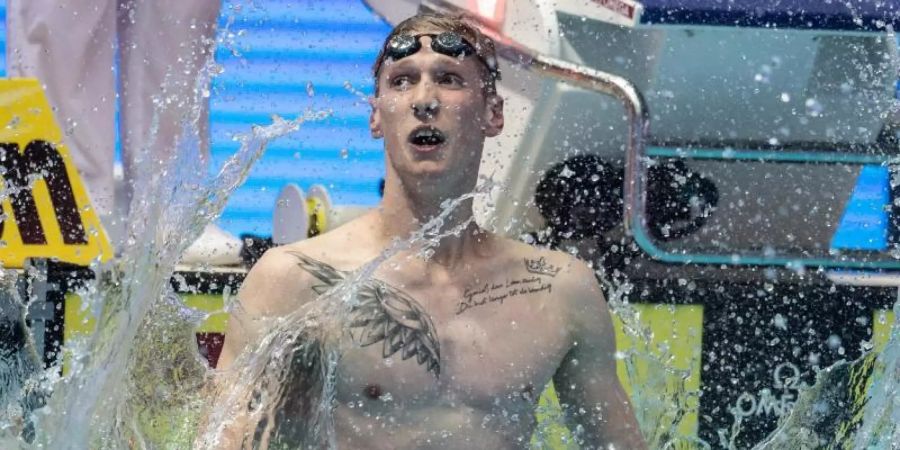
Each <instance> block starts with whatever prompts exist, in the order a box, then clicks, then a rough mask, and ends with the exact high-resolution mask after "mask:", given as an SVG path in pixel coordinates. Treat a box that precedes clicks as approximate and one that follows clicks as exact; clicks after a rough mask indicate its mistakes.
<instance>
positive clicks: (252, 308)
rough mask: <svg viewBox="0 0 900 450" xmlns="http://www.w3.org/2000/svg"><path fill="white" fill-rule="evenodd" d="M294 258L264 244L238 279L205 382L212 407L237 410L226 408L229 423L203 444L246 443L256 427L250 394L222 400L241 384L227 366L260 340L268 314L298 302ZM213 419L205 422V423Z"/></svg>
mask: <svg viewBox="0 0 900 450" xmlns="http://www.w3.org/2000/svg"><path fill="white" fill-rule="evenodd" d="M296 264H297V263H296V259H295V258H293V257H292V256H290V255H289V254H286V253H285V252H283V251H282V250H281V249H278V248H276V249H272V250H269V251H267V252H266V253H265V255H263V257H262V258H260V260H259V261H257V263H256V264H255V265H254V266H253V268H252V270H250V272H249V273H248V274H247V277H246V278H245V279H244V282H243V283H242V285H241V289H240V291H239V292H238V297H237V302H236V304H235V305H234V307H233V309H232V310H231V311H230V313H229V319H228V326H227V328H226V330H225V342H224V344H223V346H222V352H221V354H220V356H219V360H218V364H217V367H216V369H217V372H218V373H217V374H216V376H215V378H214V380H213V383H212V385H211V386H210V388H211V391H212V392H211V397H212V403H211V405H210V406H211V408H213V409H214V410H215V409H216V408H223V407H237V408H239V409H240V410H239V411H230V412H228V413H227V414H226V416H225V417H226V420H228V423H227V424H226V425H225V426H224V428H223V429H222V430H221V433H220V434H221V435H220V436H217V438H218V439H219V441H218V442H216V443H212V442H207V443H204V444H205V445H207V446H208V445H210V444H213V445H214V446H215V447H214V448H218V449H223V450H224V449H239V448H242V447H243V446H244V445H245V444H247V442H245V441H246V439H245V438H246V437H248V436H252V435H253V433H254V432H255V428H256V424H255V422H254V421H253V420H252V419H251V417H250V415H249V410H248V409H247V407H246V406H247V405H248V404H249V402H250V398H242V399H239V400H238V402H237V403H239V404H237V405H234V404H229V405H225V404H224V403H235V402H226V401H225V398H227V397H228V396H229V395H231V394H234V393H236V392H238V391H235V389H246V387H243V388H237V387H235V386H234V384H235V383H240V382H241V380H239V379H238V378H239V377H238V376H237V374H236V373H234V371H233V370H230V369H234V368H235V367H234V363H235V362H236V360H237V359H238V357H239V356H240V355H241V353H242V352H244V351H245V350H246V349H248V347H251V346H253V345H257V344H258V343H259V341H260V339H261V338H262V337H263V336H264V335H265V332H266V328H267V327H266V326H265V324H267V323H270V320H269V319H271V318H273V317H277V316H280V315H284V314H287V313H289V312H290V311H291V310H292V309H293V308H297V307H299V300H300V299H298V298H297V297H298V295H297V292H298V281H300V280H299V279H298V278H302V276H301V275H299V274H298V271H297V270H296V267H297V265H296ZM249 392H250V391H249V390H248V393H249ZM210 415H212V414H210ZM220 417H221V416H220ZM214 425H215V424H210V423H206V424H205V427H209V426H214ZM204 431H211V430H204ZM207 436H208V437H213V436H209V435H207Z"/></svg>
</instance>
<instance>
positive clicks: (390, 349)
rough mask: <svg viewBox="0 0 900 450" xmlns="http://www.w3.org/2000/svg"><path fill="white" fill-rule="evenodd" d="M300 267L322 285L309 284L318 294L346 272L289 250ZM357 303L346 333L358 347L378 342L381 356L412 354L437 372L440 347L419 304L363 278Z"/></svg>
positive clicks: (386, 286)
mask: <svg viewBox="0 0 900 450" xmlns="http://www.w3.org/2000/svg"><path fill="white" fill-rule="evenodd" d="M291 254H292V255H294V256H295V257H296V258H297V259H298V261H299V263H298V265H299V266H300V268H301V269H303V270H305V271H306V272H308V273H310V274H311V275H312V276H314V277H315V278H316V279H317V280H319V281H320V282H321V283H322V284H316V285H313V286H312V289H313V291H314V292H315V293H316V294H318V295H322V294H323V293H325V292H327V291H328V290H329V289H331V288H332V287H334V286H335V285H337V284H338V283H339V282H341V281H343V280H344V279H346V278H347V276H348V275H349V272H344V271H340V270H337V269H335V268H334V267H331V266H329V265H328V264H325V263H322V262H321V261H317V260H315V259H312V258H310V257H308V256H306V255H304V254H302V253H298V252H291ZM357 296H358V300H359V302H358V303H357V304H356V305H355V306H354V307H353V310H352V311H351V312H350V324H349V327H350V335H351V336H352V337H353V339H354V341H356V342H358V343H359V345H360V346H361V347H367V346H370V345H373V344H377V343H378V342H382V350H381V356H382V357H383V358H389V357H391V356H392V355H394V354H395V353H397V352H400V355H401V358H402V359H403V360H407V359H410V358H412V357H414V356H415V358H416V362H417V363H418V364H419V365H424V366H425V370H426V371H428V372H432V373H434V376H435V377H440V374H441V363H440V361H441V350H440V342H439V341H438V338H437V330H436V329H435V327H434V324H433V323H432V322H431V317H430V316H429V315H428V313H427V312H426V311H425V310H424V308H422V306H421V305H420V304H419V303H418V302H416V301H415V299H413V298H412V297H410V296H409V295H407V294H406V293H404V292H403V291H401V290H399V289H397V288H395V287H393V286H390V285H388V284H387V283H384V282H383V281H380V280H375V279H369V280H366V281H365V282H364V284H363V286H362V287H360V288H359V290H358V291H357Z"/></svg>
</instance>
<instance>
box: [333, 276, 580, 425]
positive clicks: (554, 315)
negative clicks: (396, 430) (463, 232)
mask: <svg viewBox="0 0 900 450" xmlns="http://www.w3.org/2000/svg"><path fill="white" fill-rule="evenodd" d="M392 295H393V296H397V297H398V298H391V299H388V298H382V299H380V300H379V301H380V302H381V303H382V304H384V305H387V306H386V308H387V309H391V310H392V311H390V312H388V313H387V314H388V315H393V316H394V319H393V320H384V319H380V320H373V321H371V322H370V323H368V325H374V326H376V327H377V328H378V330H377V331H375V332H374V333H373V332H372V331H370V330H360V329H356V330H351V331H350V334H351V335H352V339H353V341H354V342H353V345H351V346H350V348H349V349H348V350H347V351H346V352H344V355H343V357H342V360H341V363H340V365H339V370H338V373H339V378H338V389H337V395H338V400H339V401H341V403H342V404H354V402H355V404H356V405H357V406H359V407H366V408H367V409H373V408H374V409H380V408H392V407H394V406H396V405H399V404H402V405H404V406H405V407H407V408H408V407H417V406H425V407H427V406H432V405H437V404H446V406H450V407H463V406H466V407H472V408H480V409H490V408H491V407H493V406H496V405H498V404H500V403H502V404H506V403H507V402H510V401H514V402H518V401H521V400H534V398H533V397H534V396H536V395H537V394H539V393H540V390H541V389H543V387H544V385H545V384H546V383H547V382H548V381H549V379H550V378H551V377H552V375H553V373H554V372H555V370H556V368H557V367H558V366H559V363H560V361H561V360H562V358H563V357H564V355H565V353H566V352H567V351H568V348H569V346H570V344H571V342H570V339H569V333H568V331H567V328H566V320H565V311H564V310H563V308H561V307H560V303H559V300H558V299H555V298H554V297H553V295H552V283H551V282H547V281H546V280H540V279H533V277H504V278H499V279H492V280H489V281H486V282H479V284H478V285H470V286H464V287H448V286H442V287H433V288H426V289H414V290H409V291H400V290H399V289H398V290H396V291H395V292H390V290H388V292H386V293H385V296H387V297H390V296H392ZM375 309H377V308H373V309H371V310H370V311H369V312H370V313H372V314H374V313H375ZM376 322H377V323H376ZM363 323H366V320H365V319H360V320H357V321H356V324H357V325H361V324H363ZM373 337H376V338H380V339H373Z"/></svg>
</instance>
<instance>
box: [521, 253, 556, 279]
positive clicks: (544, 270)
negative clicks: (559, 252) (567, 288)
mask: <svg viewBox="0 0 900 450" xmlns="http://www.w3.org/2000/svg"><path fill="white" fill-rule="evenodd" d="M560 269H561V268H560V267H559V266H554V265H553V264H550V263H548V262H547V260H546V259H544V258H543V257H541V258H540V259H529V258H525V270H527V271H528V272H530V273H533V274H535V275H547V276H549V277H551V278H553V277H556V274H558V273H559V271H560Z"/></svg>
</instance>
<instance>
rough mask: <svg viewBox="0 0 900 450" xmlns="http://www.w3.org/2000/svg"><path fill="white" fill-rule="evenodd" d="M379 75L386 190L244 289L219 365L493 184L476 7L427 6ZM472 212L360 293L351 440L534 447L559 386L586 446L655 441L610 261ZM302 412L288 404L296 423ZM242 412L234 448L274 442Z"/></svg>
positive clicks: (490, 106) (338, 410) (364, 445)
mask: <svg viewBox="0 0 900 450" xmlns="http://www.w3.org/2000/svg"><path fill="white" fill-rule="evenodd" d="M373 72H374V76H375V83H376V87H375V95H374V97H373V99H372V101H371V103H372V111H371V115H370V121H369V125H370V129H371V133H372V136H373V137H375V138H380V139H384V148H385V154H386V160H387V164H386V165H387V168H386V176H385V186H384V198H383V200H382V203H381V204H380V205H379V207H378V208H376V209H374V210H373V211H371V212H369V213H367V214H366V215H364V216H362V217H360V218H358V219H355V220H354V221H351V222H349V223H347V224H346V225H343V226H341V227H339V228H337V229H335V230H332V231H330V232H328V233H325V234H322V235H320V236H317V237H315V238H312V239H308V240H304V241H300V242H296V243H293V244H288V245H284V246H281V247H277V248H274V249H271V250H269V251H268V252H266V254H265V255H264V256H263V257H262V258H261V259H260V260H259V261H258V262H257V263H256V265H255V266H254V267H253V269H252V270H251V271H250V273H249V274H248V275H247V278H246V280H245V281H244V283H243V286H242V288H241V291H240V293H239V294H238V302H239V307H237V308H236V309H235V311H234V312H233V313H232V317H231V319H230V320H229V325H228V329H227V330H226V334H225V344H224V348H223V350H222V354H221V357H220V359H219V368H225V369H227V368H228V367H229V366H231V365H232V364H234V362H235V360H236V359H237V358H238V357H239V356H240V354H241V352H242V351H244V350H246V349H248V348H249V349H252V348H255V347H256V345H257V343H258V342H259V340H260V339H261V337H262V336H263V335H264V334H265V331H267V330H264V329H262V328H263V327H262V326H258V325H253V324H259V323H261V321H259V320H253V319H254V318H259V317H283V316H286V315H288V314H291V313H292V312H295V311H297V309H298V308H301V307H302V306H303V305H304V304H307V303H309V302H311V301H313V300H315V299H316V297H317V296H318V295H319V294H320V293H321V292H323V291H325V290H327V289H328V288H329V287H331V286H333V285H334V284H336V283H337V282H339V281H340V280H341V279H343V278H345V277H347V276H348V275H349V274H350V273H352V272H353V271H354V270H356V269H358V268H359V267H361V266H362V265H364V264H365V263H366V262H368V261H371V260H372V259H374V258H376V257H377V256H378V255H379V254H380V253H381V252H382V251H383V250H384V249H385V248H387V247H388V246H389V245H390V244H391V242H392V241H393V240H395V239H398V238H399V239H405V238H407V237H408V236H409V235H410V234H411V233H413V232H414V231H415V230H417V229H419V228H420V227H421V225H422V224H423V223H425V222H427V221H428V220H429V219H431V218H433V217H435V216H436V215H438V214H439V213H441V206H440V205H441V204H442V203H443V202H444V201H446V200H449V199H456V198H459V197H460V196H463V195H464V194H467V193H470V192H472V191H473V190H474V189H475V187H476V182H477V176H478V168H479V164H480V160H481V155H482V150H483V146H484V142H485V139H486V138H491V137H494V136H497V135H499V134H500V133H501V131H502V130H503V122H504V116H503V99H502V98H501V97H500V96H499V95H498V94H497V91H496V85H495V83H496V81H497V79H498V78H499V71H498V69H497V63H496V56H495V53H494V46H493V43H492V42H491V41H490V40H489V39H488V38H487V37H486V36H484V35H482V34H481V33H480V32H479V31H478V30H477V28H475V27H474V26H472V25H470V24H469V23H467V22H466V21H465V20H463V19H459V18H455V17H447V16H439V15H418V16H414V17H412V18H410V19H407V20H406V21H404V22H402V23H401V24H399V25H398V26H397V27H396V28H394V30H393V31H392V32H391V34H390V35H389V36H388V38H387V39H386V41H385V45H384V48H383V50H382V52H381V53H380V55H379V56H378V59H377V61H376V63H375V65H374V69H373ZM472 214H473V212H472V202H471V200H466V201H465V203H464V204H463V205H462V206H460V207H457V208H456V209H455V210H454V212H453V213H452V214H451V215H450V216H449V218H448V220H447V222H446V223H445V226H444V227H443V229H445V230H446V229H451V228H453V227H454V226H464V229H463V232H461V233H459V234H458V235H449V236H447V237H444V238H442V239H441V240H440V241H439V243H438V244H437V246H436V247H435V248H434V253H433V255H431V256H430V257H429V258H422V257H417V256H413V254H414V253H415V249H413V250H410V251H408V252H401V253H400V254H398V255H395V256H393V257H392V258H391V259H390V260H388V262H387V263H385V264H382V265H381V266H379V268H378V269H377V270H376V271H375V274H374V277H373V278H372V279H370V280H367V281H366V286H364V287H363V288H362V289H360V292H362V291H365V290H366V289H368V290H367V292H369V293H370V294H371V293H375V295H370V296H368V297H367V299H366V300H363V301H361V302H360V304H359V306H357V308H358V311H354V321H353V322H352V323H348V324H346V329H347V330H348V331H349V334H350V335H351V336H352V338H353V340H354V344H355V345H353V346H352V348H350V349H349V350H347V351H346V352H344V353H343V355H342V358H341V360H340V362H339V364H338V369H337V374H336V378H335V383H336V385H335V386H336V389H335V402H334V409H333V415H334V416H333V417H334V430H335V439H336V443H337V446H338V447H339V448H346V449H369V448H372V449H375V448H378V449H407V448H410V449H411V448H441V449H446V448H465V449H471V448H481V449H512V448H524V447H528V446H529V441H530V439H531V436H532V433H533V432H534V431H535V428H536V421H535V414H534V413H535V408H536V406H537V401H538V396H539V395H540V393H541V392H542V390H543V389H544V387H545V386H547V385H548V384H549V383H550V382H551V381H552V382H553V383H554V385H555V386H556V389H557V391H558V394H559V398H560V402H561V403H562V404H563V405H564V410H565V412H566V413H567V417H568V418H569V419H570V420H569V425H570V428H573V429H574V428H575V427H576V426H579V425H580V426H581V427H582V428H583V433H582V436H581V438H582V439H583V443H584V445H583V447H584V448H617V449H640V448H645V443H644V441H643V438H642V436H641V434H640V431H639V430H638V424H637V421H636V420H635V416H634V413H633V411H632V408H631V406H630V404H629V400H628V398H627V396H626V395H625V392H624V391H623V389H622V386H621V384H620V383H619V379H618V377H617V375H616V363H615V358H614V353H615V340H614V334H613V326H612V323H611V319H610V313H609V311H608V308H607V304H606V301H605V300H604V297H603V294H602V292H601V289H600V287H599V286H598V284H597V282H596V279H595V276H594V273H593V272H592V270H591V269H590V268H588V267H587V266H586V265H585V264H584V263H582V262H581V261H579V260H577V259H575V258H574V257H572V256H570V255H568V254H565V253H561V252H555V251H550V250H544V249H539V248H535V247H532V246H529V245H526V244H523V243H520V242H518V241H515V240H511V239H507V238H504V237H502V236H499V235H496V234H494V233H491V232H489V231H487V230H485V229H482V228H480V227H479V226H478V225H477V224H475V222H474V221H472V220H471V218H472ZM392 263H393V264H392ZM395 267H397V268H398V269H395ZM300 378H302V377H300ZM301 382H302V380H301ZM285 389H286V392H288V394H286V395H288V396H290V395H291V394H290V392H291V389H292V388H291V387H286V388H285ZM288 402H290V399H288ZM301 409H302V408H301ZM301 409H290V408H284V410H283V411H279V413H278V416H279V417H282V418H286V419H285V420H287V421H291V416H292V415H301V414H303V412H302V411H301ZM239 419H240V418H235V420H233V421H231V422H230V424H229V425H228V428H227V429H226V430H225V433H224V434H225V437H226V439H229V440H230V441H228V442H221V443H220V444H221V445H222V448H243V447H245V446H248V445H252V446H256V445H260V446H266V444H267V443H271V442H270V441H268V440H267V438H265V437H260V433H259V430H260V429H263V428H266V427H268V428H270V429H271V428H272V427H276V428H277V427H278V426H279V424H274V425H273V424H271V423H270V424H267V425H264V426H262V425H255V426H248V425H247V424H246V422H243V421H241V420H239ZM301 419H302V418H298V417H294V418H293V420H301ZM287 445H288V446H289V447H290V446H291V444H290V443H288V444H287ZM272 446H273V447H274V446H275V445H272ZM297 446H298V445H297V444H295V445H293V447H297Z"/></svg>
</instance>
